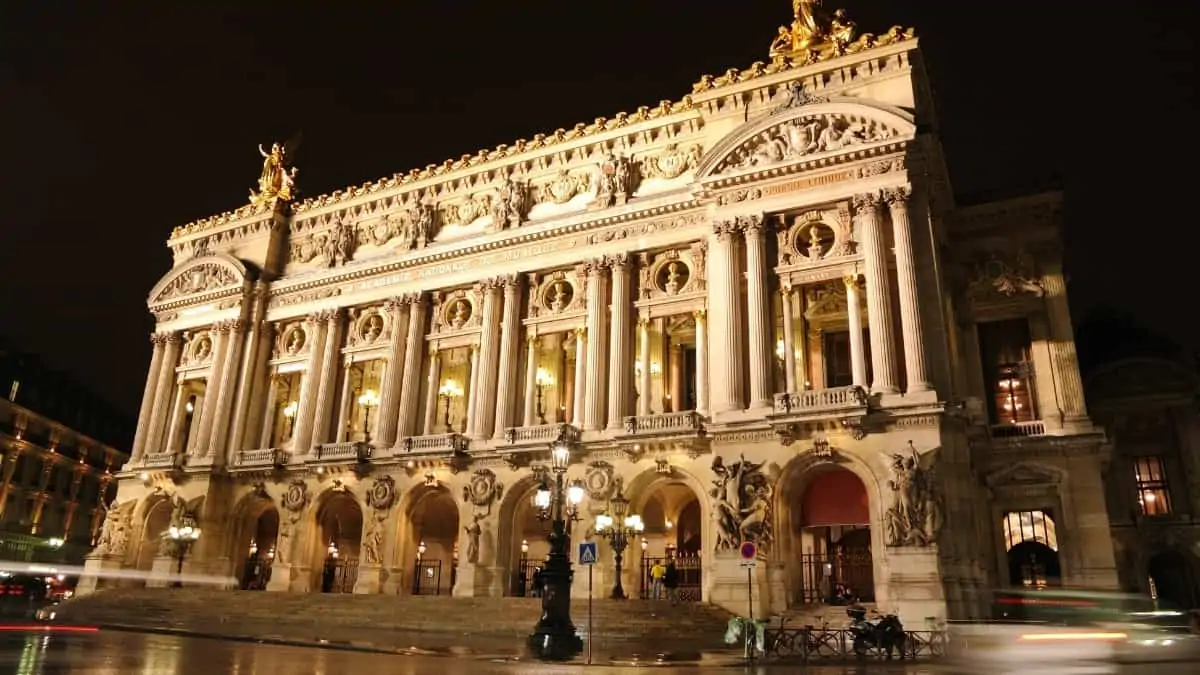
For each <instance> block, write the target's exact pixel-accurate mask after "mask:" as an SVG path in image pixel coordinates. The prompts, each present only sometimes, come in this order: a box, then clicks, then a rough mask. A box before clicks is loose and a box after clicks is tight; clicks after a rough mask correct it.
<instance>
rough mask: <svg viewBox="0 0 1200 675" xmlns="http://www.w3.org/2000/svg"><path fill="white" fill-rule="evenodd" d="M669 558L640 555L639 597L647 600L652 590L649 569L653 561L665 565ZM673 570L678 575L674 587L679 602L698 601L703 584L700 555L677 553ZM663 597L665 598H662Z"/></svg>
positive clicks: (652, 565)
mask: <svg viewBox="0 0 1200 675" xmlns="http://www.w3.org/2000/svg"><path fill="white" fill-rule="evenodd" d="M668 560H670V558H666V557H647V556H643V557H642V587H641V589H640V593H639V597H640V598H641V599H642V600H649V599H650V595H651V592H652V590H653V583H652V581H651V578H650V569H651V568H652V567H654V564H655V563H662V564H663V566H666V564H667V561H668ZM674 560H675V572H676V573H677V574H678V575H679V584H678V585H677V586H676V587H675V592H676V595H677V596H678V598H679V601H680V602H700V593H701V590H700V589H701V588H703V584H702V583H701V581H702V580H701V570H702V567H703V566H702V565H701V564H700V556H695V555H678V556H675V558H674ZM664 599H665V598H664Z"/></svg>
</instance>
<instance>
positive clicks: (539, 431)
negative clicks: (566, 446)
mask: <svg viewBox="0 0 1200 675" xmlns="http://www.w3.org/2000/svg"><path fill="white" fill-rule="evenodd" d="M559 435H565V436H566V439H567V440H568V441H570V442H572V443H574V442H576V441H578V440H579V430H578V429H576V428H575V427H573V426H571V425H570V424H562V423H558V424H539V425H537V426H533V427H510V428H508V429H505V430H504V442H505V443H506V444H508V445H510V446H513V447H524V446H534V445H539V446H541V445H549V444H550V443H553V442H554V441H555V440H557V439H558V437H559Z"/></svg>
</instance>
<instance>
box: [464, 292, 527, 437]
mask: <svg viewBox="0 0 1200 675" xmlns="http://www.w3.org/2000/svg"><path fill="white" fill-rule="evenodd" d="M509 281H511V282H512V283H513V284H516V283H517V278H516V277H511V278H509V279H497V280H492V281H489V282H488V283H486V284H484V285H483V293H484V295H483V330H482V331H481V333H480V336H479V376H478V377H474V378H473V379H475V380H476V381H477V386H476V388H475V396H476V397H477V398H478V401H476V402H475V417H474V420H473V421H472V423H471V425H472V426H473V427H474V431H475V434H474V436H475V438H479V439H484V438H490V437H491V435H492V423H493V422H495V420H496V410H497V408H498V406H497V405H496V399H497V397H498V396H500V395H501V394H500V392H499V391H498V389H497V383H498V381H499V373H498V372H497V371H498V370H499V368H500V340H501V332H502V330H503V327H502V326H501V325H500V322H501V307H500V302H501V295H500V288H501V285H502V284H503V285H507V283H508V282H509ZM512 294H513V295H514V296H515V295H516V287H515V286H514V290H513V291H512ZM504 297H505V298H507V297H508V291H505V292H504ZM504 311H505V312H508V307H507V306H505V307H504ZM500 433H502V434H503V433H504V431H503V430H501V431H500Z"/></svg>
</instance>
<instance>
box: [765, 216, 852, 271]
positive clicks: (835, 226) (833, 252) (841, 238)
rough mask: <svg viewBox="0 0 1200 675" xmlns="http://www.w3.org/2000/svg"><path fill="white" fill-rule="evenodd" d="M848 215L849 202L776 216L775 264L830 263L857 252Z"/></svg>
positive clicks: (806, 264) (807, 264)
mask: <svg viewBox="0 0 1200 675" xmlns="http://www.w3.org/2000/svg"><path fill="white" fill-rule="evenodd" d="M851 223H852V221H851V218H850V205H849V204H847V203H842V204H838V205H837V206H834V207H832V208H827V209H817V210H812V211H805V212H804V213H801V214H799V215H791V214H784V215H781V216H779V219H778V222H777V225H776V229H775V235H776V238H777V239H778V244H779V246H778V250H779V266H780V267H800V266H809V265H818V264H820V263H822V262H831V261H833V260H835V259H837V258H845V257H847V256H853V255H855V254H856V253H857V252H858V244H857V242H856V241H855V240H854V230H853V226H852V224H851Z"/></svg>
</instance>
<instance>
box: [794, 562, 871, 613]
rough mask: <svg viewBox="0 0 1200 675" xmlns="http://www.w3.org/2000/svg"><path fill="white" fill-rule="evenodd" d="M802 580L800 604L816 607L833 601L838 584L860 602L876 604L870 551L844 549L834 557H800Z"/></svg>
mask: <svg viewBox="0 0 1200 675" xmlns="http://www.w3.org/2000/svg"><path fill="white" fill-rule="evenodd" d="M800 568H801V570H802V573H803V580H802V583H801V588H800V602H801V604H805V605H816V604H820V603H823V602H826V601H828V600H829V599H830V598H832V597H833V594H834V591H835V590H836V589H837V585H838V584H842V585H843V586H845V587H846V589H847V590H848V591H849V592H850V594H851V595H852V596H853V597H855V598H857V599H858V600H859V601H861V602H875V567H874V563H873V562H872V561H871V551H870V550H869V549H845V550H843V551H841V552H838V553H834V554H827V553H805V554H802V555H801V556H800Z"/></svg>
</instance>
